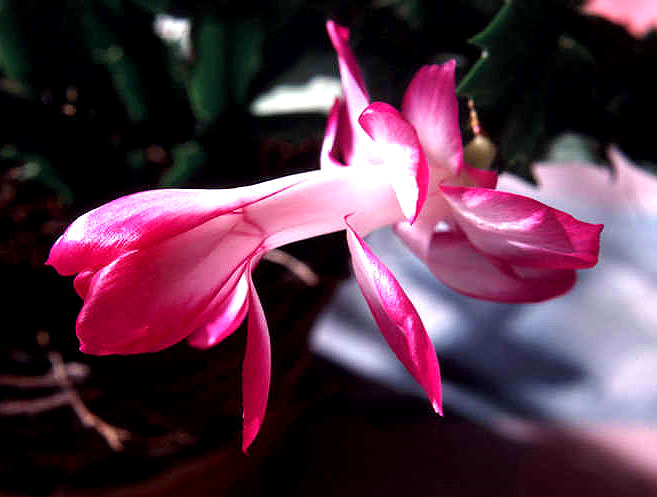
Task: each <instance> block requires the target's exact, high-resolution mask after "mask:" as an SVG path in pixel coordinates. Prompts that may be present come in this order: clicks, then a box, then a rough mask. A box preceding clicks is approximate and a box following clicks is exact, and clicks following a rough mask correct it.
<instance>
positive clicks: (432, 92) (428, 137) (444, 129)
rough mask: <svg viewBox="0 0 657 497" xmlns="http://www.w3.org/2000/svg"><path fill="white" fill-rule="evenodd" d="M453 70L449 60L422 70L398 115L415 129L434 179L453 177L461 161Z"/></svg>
mask: <svg viewBox="0 0 657 497" xmlns="http://www.w3.org/2000/svg"><path fill="white" fill-rule="evenodd" d="M455 67H456V63H455V62H454V61H453V60H451V61H449V62H446V63H445V64H442V65H431V66H424V67H422V68H421V69H420V70H419V71H418V72H417V74H416V75H415V77H414V78H413V80H412V81H411V83H410V84H409V85H408V89H407V90H406V93H405V94H404V100H403V102H402V115H403V116H404V117H405V118H406V119H407V120H408V121H409V122H410V123H411V124H412V125H413V126H414V127H415V130H416V131H417V134H418V136H419V138H420V143H421V144H422V148H423V149H424V152H425V154H426V155H427V158H428V160H429V165H430V166H431V168H432V173H433V174H434V175H435V176H436V177H437V178H436V179H442V178H444V177H446V176H449V175H453V176H457V175H458V174H459V171H460V169H461V164H462V162H463V145H462V143H461V130H460V129H459V116H458V102H457V100H456V90H455V86H454V70H455Z"/></svg>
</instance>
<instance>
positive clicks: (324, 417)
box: [0, 0, 657, 497]
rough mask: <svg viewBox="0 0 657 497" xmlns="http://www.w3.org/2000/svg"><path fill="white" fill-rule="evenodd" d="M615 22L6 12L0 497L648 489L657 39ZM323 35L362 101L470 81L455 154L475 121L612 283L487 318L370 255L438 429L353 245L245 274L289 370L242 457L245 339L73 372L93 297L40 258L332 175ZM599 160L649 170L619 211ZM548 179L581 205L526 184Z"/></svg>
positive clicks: (191, 11) (653, 424) (542, 14)
mask: <svg viewBox="0 0 657 497" xmlns="http://www.w3.org/2000/svg"><path fill="white" fill-rule="evenodd" d="M593 3H595V2H591V4H593ZM598 3H601V4H603V3H604V2H598ZM620 3H621V0H618V2H616V5H619V4H620ZM613 4H614V2H613V1H610V2H609V5H613ZM623 5H627V6H629V8H630V9H631V8H633V6H634V5H636V7H634V8H635V10H634V11H633V12H631V14H633V15H634V17H627V16H625V14H623V15H620V16H618V15H617V16H615V17H614V16H612V15H611V14H609V13H610V12H612V10H608V11H607V13H608V15H607V16H606V17H605V16H602V15H591V14H588V13H585V12H584V7H585V6H584V5H583V4H582V2H578V1H567V0H524V1H520V0H509V1H507V2H503V1H501V0H500V1H498V0H460V1H457V2H454V1H449V2H448V1H441V0H370V1H360V0H359V1H346V0H324V1H315V2H311V1H308V0H288V1H284V0H266V1H264V0H263V1H254V0H242V1H240V2H228V1H224V0H215V1H210V0H187V1H182V0H77V1H69V2H57V1H53V2H40V1H35V0H20V1H18V0H0V175H1V176H2V179H1V183H0V225H1V226H2V229H1V231H0V281H2V282H3V284H4V288H5V291H4V292H3V294H4V296H3V298H2V302H3V306H2V309H3V318H4V319H3V321H4V325H3V327H2V333H1V334H0V440H1V441H2V442H0V495H12V496H41V495H66V496H69V495H71V496H92V495H93V496H96V495H107V496H119V495H121V496H138V495H139V496H169V495H171V496H173V495H183V494H184V495H198V496H215V495H261V494H264V493H274V492H284V493H285V494H287V495H310V494H314V495H344V496H350V495H361V496H366V495H371V496H379V495H408V496H411V495H418V496H419V495H436V496H442V495H444V496H482V495H504V496H507V497H512V496H518V497H520V496H525V497H526V496H528V495H532V496H537V497H547V496H555V497H556V496H560V497H565V496H575V495H577V496H578V497H582V496H605V497H607V496H609V495H614V496H625V495H627V496H646V497H648V496H651V495H657V312H656V311H655V305H656V303H657V256H656V254H657V239H656V237H657V235H656V233H657V229H656V228H657V221H656V219H657V217H656V216H657V208H656V202H657V201H656V200H655V195H657V186H655V185H656V184H657V180H655V175H654V172H655V167H654V164H655V163H656V162H657V150H656V149H655V136H654V135H655V132H654V126H653V125H652V120H653V116H655V115H656V114H657V90H656V88H657V34H656V32H655V26H657V20H656V19H655V18H654V14H652V15H653V18H652V28H651V27H650V25H651V23H650V18H649V16H650V15H651V11H650V6H649V2H646V1H644V2H641V1H640V0H635V1H634V2H629V1H628V2H623ZM642 9H643V10H642ZM628 15H630V14H628ZM624 16H625V17H624ZM637 16H638V18H640V19H643V20H646V19H647V21H646V24H647V25H648V28H646V29H645V30H641V31H640V32H637V29H636V24H637V23H636V22H630V21H628V19H634V20H635V21H636V19H637ZM329 18H332V19H335V20H336V21H338V22H340V23H341V24H344V25H346V26H348V27H350V29H351V32H352V38H351V44H352V47H353V48H354V51H355V53H356V56H357V58H358V60H359V62H360V63H361V66H362V67H363V71H364V73H365V78H366V81H367V84H368V88H369V90H370V93H371V95H372V98H373V100H381V101H386V102H389V103H391V104H393V105H395V106H399V104H400V102H401V98H402V96H403V92H404V89H405V87H406V85H407V84H408V82H409V81H410V80H411V78H412V77H413V75H414V73H415V72H416V71H417V70H418V68H419V67H420V66H421V65H423V64H428V63H440V62H444V61H446V60H449V59H456V62H457V84H458V95H459V105H460V107H461V112H460V116H461V128H462V135H463V139H464V143H465V144H468V143H471V142H472V141H473V139H474V138H475V136H474V130H473V125H472V119H471V118H472V114H471V112H470V110H471V109H470V107H469V106H468V101H469V100H471V101H472V102H473V103H474V106H475V108H476V111H477V115H478V121H479V124H480V126H481V128H482V129H483V134H484V135H485V136H486V137H487V140H489V141H490V142H491V143H493V144H494V146H495V150H496V154H495V157H494V160H493V162H492V165H491V167H494V168H496V169H497V170H498V171H500V172H505V175H504V176H505V179H504V180H503V181H502V184H501V187H502V188H505V189H508V190H510V191H518V192H521V193H524V194H530V195H531V196H533V197H535V198H539V199H541V200H543V201H545V202H547V203H549V204H550V205H552V206H554V207H557V208H561V209H566V210H568V211H569V212H571V213H572V214H574V215H575V216H577V217H578V218H579V219H582V220H584V221H589V222H604V223H605V225H606V227H605V231H604V233H603V238H602V250H601V259H600V264H599V265H598V266H597V267H596V268H595V269H593V270H588V271H584V272H580V280H579V282H578V285H577V287H576V288H575V290H574V291H573V292H571V293H570V294H568V295H566V296H564V297H561V298H559V299H556V300H553V301H550V302H547V303H543V304H532V305H522V306H519V305H515V306H514V305H505V304H496V303H490V302H480V301H475V300H473V299H469V298H467V297H462V296H460V295H457V294H455V293H454V292H452V291H450V290H448V289H447V288H445V287H443V286H442V285H441V284H440V283H439V282H438V281H437V280H436V279H435V278H434V277H433V276H432V275H431V273H430V272H429V271H428V270H427V269H426V267H424V266H423V265H422V264H421V263H420V262H419V261H417V260H416V259H415V258H414V257H413V256H412V254H410V252H409V251H408V250H407V249H406V248H405V247H404V246H402V244H401V243H400V242H399V241H398V240H397V239H396V238H394V236H392V234H391V232H390V231H386V230H382V231H379V232H376V233H374V234H373V235H372V236H371V238H370V240H369V243H370V244H371V246H372V248H373V250H374V251H375V253H377V254H378V255H380V256H381V258H382V259H383V260H384V262H385V263H386V264H387V265H388V266H389V267H390V268H391V270H392V271H393V272H394V274H395V275H396V276H397V277H398V279H399V280H400V282H401V284H402V286H403V287H404V288H405V289H406V291H407V293H408V294H409V296H410V297H411V299H412V301H413V302H414V303H415V305H416V306H417V308H418V311H419V312H420V314H421V316H422V318H423V321H424V323H425V325H426V326H427V328H428V330H429V333H430V335H431V337H432V339H433V341H434V343H435V345H436V347H437V351H438V357H439V360H440V361H441V369H442V374H443V379H444V392H445V394H444V403H445V417H444V418H439V417H437V416H435V415H434V414H432V412H431V409H430V407H429V404H428V402H426V399H424V398H423V397H422V395H421V393H420V392H419V389H418V387H417V386H416V385H415V383H414V382H413V381H412V379H411V378H410V376H409V375H408V374H407V373H406V372H405V371H404V370H403V368H402V367H401V365H400V364H398V362H397V361H396V359H395V358H394V356H393V355H392V353H391V352H390V351H389V350H388V349H387V346H386V345H385V343H384V341H383V339H382V338H381V336H380V335H379V333H378V330H377V328H376V325H375V323H374V321H373V320H372V318H371V316H370V313H369V311H368V309H367V307H366V304H365V302H364V300H363V299H362V297H361V295H360V294H359V292H358V290H357V287H356V284H355V282H354V281H353V280H352V279H351V278H350V269H349V263H348V259H347V253H348V252H347V251H346V243H345V241H344V237H343V236H342V235H341V234H336V235H331V236H326V237H322V238H321V239H315V240H308V241H305V242H300V243H297V244H294V245H292V246H289V247H285V248H284V252H283V255H282V256H281V254H279V257H278V258H275V259H276V260H264V261H263V262H262V263H261V265H260V266H259V268H258V270H257V272H256V274H255V279H256V284H257V286H258V289H259V292H260V294H261V298H262V300H263V306H264V308H265V310H266V313H267V318H268V322H269V328H270V331H271V334H272V349H273V361H274V366H273V367H274V371H273V374H272V381H273V383H272V392H271V395H270V404H269V409H268V413H267V417H266V419H265V423H264V425H263V429H262V432H261V434H260V435H259V437H258V439H257V440H256V442H255V444H254V445H253V447H252V448H251V449H250V451H249V455H248V456H244V455H242V453H241V451H240V436H241V407H240V406H241V399H240V375H241V361H242V357H243V352H244V345H245V343H244V340H245V339H244V336H245V335H244V333H235V334H234V335H232V336H231V337H230V338H228V339H227V340H225V341H224V342H222V343H221V344H220V345H219V346H217V347H215V348H213V349H210V350H207V351H199V350H195V349H192V348H189V347H188V346H187V345H185V344H180V345H177V346H175V347H172V348H170V349H168V350H166V351H163V352H161V353H158V354H149V355H140V356H129V357H113V356H110V357H93V356H86V355H83V354H81V353H80V352H79V351H78V350H77V348H78V343H77V339H76V337H75V318H76V315H77V313H78V311H79V309H80V306H81V301H80V299H79V298H78V296H77V295H76V294H75V292H74V290H73V286H72V285H71V281H69V279H67V278H62V277H60V276H58V275H57V274H56V273H55V271H54V270H53V269H52V268H48V267H45V266H44V265H43V263H44V261H45V259H46V257H47V254H48V250H49V248H50V246H51V245H52V243H53V242H54V241H55V240H56V238H57V237H58V236H59V235H60V234H61V233H62V232H63V230H64V229H65V228H66V226H67V225H68V224H69V223H70V222H71V221H72V220H73V219H75V218H76V217H77V216H79V215H80V214H82V213H84V212H85V211H87V210H89V209H91V208H93V207H96V206H98V205H100V204H102V203H104V202H106V201H109V200H111V199H113V198H116V197H117V196H120V195H123V194H127V193H132V192H135V191H139V190H144V189H149V188H158V187H198V188H204V187H212V188H217V187H221V188H225V187H233V186H237V185H245V184H252V183H256V182H260V181H263V180H265V179H270V178H273V177H279V176H283V175H287V174H291V173H295V172H299V171H305V170H312V169H316V168H317V167H318V166H319V163H318V162H319V161H318V158H319V149H320V146H321V141H322V138H323V133H324V127H325V121H326V115H327V113H328V109H329V108H330V106H331V104H332V103H333V100H334V98H335V97H336V96H338V95H339V94H340V82H339V77H338V71H337V60H336V57H335V54H334V52H333V49H332V47H331V45H330V42H329V40H328V36H327V35H326V31H325V21H326V20H327V19H329ZM482 54H485V55H483V56H482ZM610 145H615V146H617V147H618V149H619V150H621V151H622V152H623V153H624V154H625V155H626V156H627V158H628V159H627V160H629V161H631V162H632V163H633V164H634V165H635V166H632V167H636V169H632V170H631V171H632V173H628V174H629V175H628V176H626V177H625V178H626V180H625V181H624V182H623V183H622V185H623V187H622V188H620V187H619V185H621V181H620V173H619V172H618V171H619V170H618V169H617V168H616V169H615V168H614V164H613V163H612V161H610V158H609V156H608V149H609V146H610ZM475 148H476V147H475ZM475 152H476V150H475ZM475 155H476V154H475ZM536 162H541V163H545V166H544V167H551V166H554V167H560V168H562V169H563V168H564V167H565V168H566V169H565V170H566V171H568V172H567V174H566V176H567V177H568V178H569V181H567V182H565V183H564V184H562V188H559V189H549V188H548V187H547V185H546V186H545V187H540V185H539V186H536V185H534V184H533V183H532V169H531V166H532V164H534V163H536ZM582 164H587V165H588V166H582ZM569 165H570V166H572V167H571V168H570V169H568V167H569ZM587 167H590V168H593V170H594V171H597V175H594V176H595V178H598V179H597V180H596V179H595V178H593V179H592V178H591V175H590V174H586V171H588V169H587ZM511 174H513V175H515V176H513V177H515V178H524V180H525V182H523V181H521V180H520V179H516V180H514V179H513V177H512V176H511ZM599 178H603V180H599ZM627 178H629V179H627ZM564 185H565V186H564ZM628 185H629V186H628ZM612 200H613V201H612ZM286 256H291V257H292V258H290V257H286ZM290 261H292V262H290ZM299 268H301V270H299Z"/></svg>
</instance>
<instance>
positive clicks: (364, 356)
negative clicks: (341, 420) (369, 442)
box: [311, 194, 657, 425]
mask: <svg viewBox="0 0 657 497" xmlns="http://www.w3.org/2000/svg"><path fill="white" fill-rule="evenodd" d="M534 196H535V197H537V198H539V199H541V200H543V201H545V202H546V203H548V204H550V205H552V206H553V207H556V208H560V209H563V210H566V211H568V212H570V213H571V214H573V215H574V216H575V217H577V218H579V219H581V220H584V221H588V222H594V223H604V224H605V229H604V232H603V237H602V244H601V253H600V262H599V264H598V265H597V266H596V267H595V268H594V269H590V270H584V271H579V273H578V274H579V278H578V282H577V285H576V287H575V288H574V290H573V291H571V292H570V293H569V294H567V295H565V296H562V297H560V298H557V299H554V300H551V301H548V302H544V303H540V304H528V305H509V304H497V303H491V302H483V301H478V300H475V299H472V298H468V297H464V296H461V295H459V294H457V293H455V292H454V291H452V290H450V289H448V288H446V287H445V286H443V285H442V284H441V283H440V282H439V281H438V280H437V279H436V278H435V277H434V276H433V275H432V274H431V272H430V271H429V270H428V268H427V267H426V266H425V265H424V264H423V263H422V262H421V261H419V260H418V259H416V258H415V256H414V255H413V254H411V252H410V251H409V250H408V249H407V248H406V247H405V246H404V245H403V243H402V242H401V241H400V240H399V239H397V237H396V236H395V235H394V234H393V232H392V230H390V229H383V230H380V231H377V232H375V233H373V234H372V235H371V236H370V237H368V239H367V242H368V244H369V245H370V247H371V249H372V250H373V252H374V253H375V254H377V256H379V257H380V258H381V259H382V260H383V261H384V262H385V263H386V265H387V266H388V267H389V268H390V270H391V271H392V272H393V273H394V274H395V276H396V277H397V279H398V280H399V282H400V283H401V285H402V286H403V288H404V289H405V291H406V293H407V294H408V296H409V297H410V299H411V300H412V302H413V303H414V304H415V306H416V308H417V310H418V312H419V313H420V315H421V317H422V319H423V322H424V324H425V326H426V328H427V330H428V332H429V334H430V336H431V338H432V340H433V343H434V344H435V346H436V350H437V352H438V357H439V360H440V361H441V364H442V366H443V384H444V403H445V412H446V415H447V416H449V414H450V412H451V413H455V414H459V415H462V416H465V417H467V418H471V419H473V420H477V421H479V422H482V423H485V424H491V425H494V424H496V423H497V422H498V421H502V420H503V419H504V418H506V417H508V416H513V417H518V416H522V417H528V418H532V419H543V420H554V421H559V422H583V421H605V422H607V421H609V422H631V423H641V424H644V423H645V424H651V425H652V424H655V423H657V217H655V216H654V215H652V214H649V213H645V212H639V211H636V210H632V209H627V210H620V209H614V210H612V209H609V208H607V206H605V205H590V204H585V203H578V202H577V201H576V200H574V199H573V198H559V196H558V194H557V195H556V196H555V195H552V197H550V198H548V197H546V196H545V195H543V197H544V198H540V197H541V196H540V195H534ZM311 346H312V349H313V350H314V351H315V352H316V353H317V354H318V355H320V356H321V357H324V358H326V359H328V360H330V361H333V362H335V363H337V364H339V365H341V366H342V367H344V368H345V369H347V370H349V371H351V372H353V373H355V374H358V375H362V376H363V377H365V378H368V379H372V380H375V381H378V382H381V383H382V384H385V385H387V386H388V387H390V388H391V389H393V390H396V391H398V392H400V393H404V394H408V393H412V394H414V395H418V396H424V394H423V392H422V391H421V389H420V387H419V386H418V385H417V384H416V383H415V381H414V380H413V379H412V377H411V376H410V375H409V374H408V373H407V372H406V371H405V369H404V368H403V366H402V365H401V363H400V362H399V361H397V360H396V358H395V357H394V355H393V353H392V352H391V351H390V349H389V348H388V346H387V344H386V343H385V341H384V339H383V337H382V336H381V335H380V333H379V331H378V328H377V326H376V324H375V322H374V319H373V318H372V316H371V314H370V312H369V309H368V307H367V304H366V303H365V300H364V298H363V297H362V295H361V293H360V290H359V288H358V286H357V284H356V282H355V280H354V279H351V280H349V281H347V282H346V283H344V284H343V286H342V287H341V288H340V289H339V291H338V292H337V295H336V297H335V299H334V301H333V303H332V304H331V305H330V306H329V307H328V308H327V309H326V311H325V312H324V313H323V315H322V316H321V317H320V318H319V319H318V321H317V323H316V326H315V329H314V332H313V337H312V344H311ZM427 409H429V404H428V402H427Z"/></svg>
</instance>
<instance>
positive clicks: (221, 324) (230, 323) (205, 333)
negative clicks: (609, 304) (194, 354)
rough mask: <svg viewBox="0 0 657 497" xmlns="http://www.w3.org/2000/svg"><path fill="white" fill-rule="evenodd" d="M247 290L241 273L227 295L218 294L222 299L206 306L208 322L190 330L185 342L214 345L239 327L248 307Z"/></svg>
mask: <svg viewBox="0 0 657 497" xmlns="http://www.w3.org/2000/svg"><path fill="white" fill-rule="evenodd" d="M248 290H249V283H248V281H247V276H246V274H242V277H241V278H240V279H239V280H238V281H237V284H236V285H235V287H234V288H233V290H232V291H231V292H230V293H229V294H228V295H227V296H225V297H224V296H223V294H220V296H221V297H223V299H222V300H220V301H219V302H218V303H215V302H212V303H211V304H210V305H209V306H208V308H209V309H211V311H210V312H211V318H210V320H209V322H208V323H207V324H205V325H203V326H201V327H200V328H197V329H196V330H195V331H194V332H192V334H191V335H189V336H188V337H187V343H188V344H189V345H191V346H192V347H196V348H198V349H207V348H210V347H214V346H215V345H216V344H218V343H219V342H221V341H222V340H223V339H224V338H226V337H227V336H229V335H230V334H231V333H233V332H234V331H235V330H236V329H237V328H239V326H240V325H241V324H242V321H244V318H245V317H246V312H247V310H248V308H249V305H248V300H247V296H248Z"/></svg>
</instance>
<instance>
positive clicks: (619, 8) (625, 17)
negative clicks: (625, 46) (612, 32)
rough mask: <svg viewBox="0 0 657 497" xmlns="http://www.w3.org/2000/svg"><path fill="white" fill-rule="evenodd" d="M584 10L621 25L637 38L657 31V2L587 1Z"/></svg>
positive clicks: (650, 0)
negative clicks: (654, 30) (653, 30)
mask: <svg viewBox="0 0 657 497" xmlns="http://www.w3.org/2000/svg"><path fill="white" fill-rule="evenodd" d="M583 10H584V12H586V13H587V14H592V15H595V16H600V17H604V18H606V19H608V20H609V21H611V22H614V23H617V24H620V25H621V26H623V27H625V29H627V31H629V32H630V33H631V34H632V35H634V36H635V37H637V38H640V37H642V36H645V35H646V34H648V32H649V31H650V30H652V29H657V2H655V0H587V2H586V3H585V5H584V7H583Z"/></svg>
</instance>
